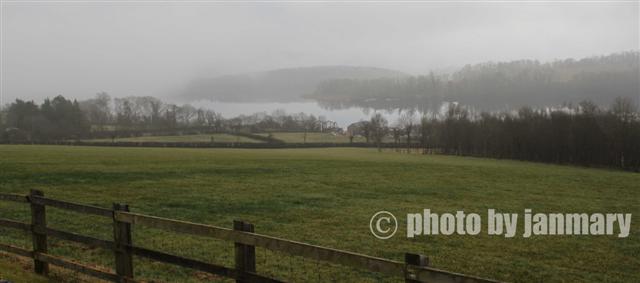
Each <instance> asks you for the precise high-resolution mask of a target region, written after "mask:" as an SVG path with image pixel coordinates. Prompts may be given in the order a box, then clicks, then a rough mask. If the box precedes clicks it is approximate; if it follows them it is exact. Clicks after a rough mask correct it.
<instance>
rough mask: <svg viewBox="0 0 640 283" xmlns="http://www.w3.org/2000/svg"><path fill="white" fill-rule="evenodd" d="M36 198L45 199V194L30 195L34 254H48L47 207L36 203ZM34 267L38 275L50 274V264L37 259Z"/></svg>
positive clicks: (32, 193)
mask: <svg viewBox="0 0 640 283" xmlns="http://www.w3.org/2000/svg"><path fill="white" fill-rule="evenodd" d="M36 197H44V193H43V192H42V191H39V190H31V192H30V193H29V202H30V203H31V233H32V237H31V239H32V241H33V252H34V253H46V252H47V234H46V233H45V230H46V228H47V214H46V210H45V206H44V205H42V204H36V203H34V201H33V200H34V199H35V198H36ZM33 267H34V270H35V272H36V273H37V274H41V275H47V274H48V273H49V264H48V263H46V262H44V261H40V260H38V259H37V257H34V259H33Z"/></svg>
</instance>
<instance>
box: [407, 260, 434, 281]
mask: <svg viewBox="0 0 640 283" xmlns="http://www.w3.org/2000/svg"><path fill="white" fill-rule="evenodd" d="M404 262H405V263H406V264H407V265H415V266H429V258H428V257H426V256H423V255H419V254H409V253H406V254H404ZM404 282H406V283H417V282H420V281H418V276H417V274H415V273H411V272H410V270H409V269H408V268H407V274H406V275H405V279H404Z"/></svg>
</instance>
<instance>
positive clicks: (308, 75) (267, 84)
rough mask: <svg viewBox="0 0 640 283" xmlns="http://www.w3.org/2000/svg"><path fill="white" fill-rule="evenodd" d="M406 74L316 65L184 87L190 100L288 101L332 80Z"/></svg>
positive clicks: (294, 99)
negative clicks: (321, 83)
mask: <svg viewBox="0 0 640 283" xmlns="http://www.w3.org/2000/svg"><path fill="white" fill-rule="evenodd" d="M406 76H408V75H407V74H405V73H402V72H399V71H393V70H388V69H381V68H371V67H350V66H319V67H305V68H291V69H280V70H273V71H266V72H258V73H249V74H240V75H226V76H220V77H214V78H201V79H197V80H194V81H192V82H191V83H189V84H188V85H187V87H186V88H185V90H184V93H183V97H184V98H186V99H189V100H200V99H205V100H216V101H224V102H291V101H299V100H302V99H303V97H304V96H307V95H310V94H311V93H313V92H314V91H315V90H316V88H317V86H318V84H319V83H320V82H323V81H328V80H334V79H377V78H399V77H406Z"/></svg>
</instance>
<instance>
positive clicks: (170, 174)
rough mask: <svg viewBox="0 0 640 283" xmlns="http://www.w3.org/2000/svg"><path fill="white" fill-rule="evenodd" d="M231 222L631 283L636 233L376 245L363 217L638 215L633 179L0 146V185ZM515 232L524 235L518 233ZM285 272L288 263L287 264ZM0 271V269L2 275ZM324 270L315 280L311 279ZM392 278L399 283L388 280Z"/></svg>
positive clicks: (221, 248)
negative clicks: (528, 212)
mask: <svg viewBox="0 0 640 283" xmlns="http://www.w3.org/2000/svg"><path fill="white" fill-rule="evenodd" d="M32 188H38V189H41V190H43V191H44V192H45V194H46V195H47V196H50V197H54V198H58V199H63V200H69V201H75V202H81V203H88V204H93V205H99V206H104V207H111V203H112V202H124V203H128V204H129V205H130V206H131V209H132V211H134V212H139V213H146V214H151V215H156V216H161V217H169V218H175V219H182V220H188V221H193V222H200V223H207V224H213V225H218V226H225V227H231V223H232V220H234V219H243V220H246V221H249V222H251V223H254V224H255V226H256V231H257V232H259V233H263V234H267V235H272V236H277V237H283V238H288V239H291V240H297V241H303V242H308V243H312V244H318V245H324V246H329V247H333V248H338V249H345V250H349V251H355V252H360V253H365V254H369V255H373V256H380V257H386V258H391V259H396V260H402V259H403V255H404V253H405V252H413V253H421V254H425V255H428V256H429V257H430V260H431V263H432V265H433V266H435V267H437V268H441V269H446V270H450V271H455V272H461V273H467V274H471V275H476V276H483V277H491V278H495V279H500V280H506V281H518V282H531V281H545V282H561V281H564V282H575V281H590V282H603V281H610V282H639V281H640V275H639V274H638V272H637V270H640V239H639V238H638V236H639V234H638V232H640V228H638V227H640V226H638V225H636V224H635V221H633V220H635V219H633V220H632V225H631V235H630V236H629V237H628V238H623V239H620V238H617V237H615V236H546V237H543V236H537V237H532V238H528V239H524V238H522V237H515V238H510V239H506V238H503V237H495V236H487V235H486V229H485V228H486V227H483V232H482V233H480V235H478V236H460V235H455V236H432V237H418V238H416V239H411V240H409V239H407V238H406V237H405V236H404V235H403V233H404V232H405V231H404V229H403V228H404V226H403V225H404V223H401V225H400V228H399V231H398V234H397V235H396V236H395V237H393V238H392V239H389V240H378V239H376V238H374V237H373V236H372V235H371V234H370V231H369V226H368V225H369V219H370V217H371V216H372V215H373V214H374V213H375V212H377V211H379V210H388V211H391V212H393V213H394V214H395V215H396V216H399V217H398V218H399V220H400V221H401V222H402V221H403V220H404V217H402V216H403V215H406V214H407V213H416V212H420V211H422V209H424V208H431V209H432V210H433V211H435V212H455V211H457V210H464V211H465V212H475V213H479V214H480V215H481V216H483V223H485V222H486V220H485V219H484V216H485V215H486V209H487V208H495V209H498V210H501V211H507V212H512V213H520V214H522V212H523V210H524V209H525V208H532V209H533V210H534V211H540V212H587V213H592V212H625V213H632V214H634V215H640V214H639V213H640V202H639V201H638V200H639V199H640V174H637V173H628V172H619V171H610V170H600V169H588V168H578V167H569V166H557V165H546V164H536V163H528V162H518V161H504V160H492V159H479V158H465V157H452V156H437V155H436V156H434V155H429V156H424V155H408V154H400V153H396V152H391V151H389V152H382V153H379V152H377V151H376V150H374V149H358V148H332V149H267V150H257V149H256V150H241V149H175V148H174V149H170V148H101V147H64V146H7V145H3V146H0V191H1V192H12V193H21V194H24V193H27V192H28V191H29V189H32ZM0 212H1V215H2V216H1V217H7V218H12V219H19V220H23V221H28V220H29V214H28V209H26V208H24V207H23V206H20V205H17V204H10V203H6V202H0ZM48 216H49V218H48V219H49V221H50V224H51V225H52V226H54V227H58V228H65V229H69V230H71V231H76V232H82V233H84V234H88V235H93V236H95V237H100V238H105V239H110V238H111V236H112V235H111V226H110V222H109V221H108V220H105V219H99V218H98V217H93V216H79V215H77V214H73V213H71V212H64V211H60V210H57V209H50V211H49V212H48ZM518 231H522V227H520V229H519V230H518ZM27 237H28V235H25V234H23V233H14V232H9V230H6V229H0V241H2V242H9V243H12V244H16V245H28V244H29V242H30V241H29V240H28V239H27ZM134 243H135V244H139V245H142V246H146V247H150V248H155V249H160V250H164V251H171V252H174V253H176V254H179V255H184V256H189V257H194V258H199V259H202V260H207V261H211V262H215V263H219V264H223V265H227V266H232V265H233V261H232V258H233V253H232V245H230V243H226V242H222V241H217V240H210V239H203V238H201V237H188V236H184V235H179V234H174V233H168V232H164V231H159V230H153V229H145V228H136V227H134ZM52 247H53V248H52V251H53V252H54V253H56V254H58V255H62V256H68V257H71V258H76V259H81V260H83V261H84V262H90V263H93V264H96V265H104V266H111V265H112V256H111V255H110V254H109V253H108V252H105V251H101V250H99V249H79V247H81V246H78V245H74V244H70V243H66V242H60V241H53V243H52ZM292 266H294V267H295V268H291V267H292ZM1 268H2V265H0V269H1ZM258 270H259V271H260V270H262V271H264V272H266V273H267V274H271V275H273V276H276V277H278V278H280V279H284V280H293V281H298V282H305V281H318V282H326V281H331V280H332V279H335V280H342V281H378V280H382V279H388V278H379V277H377V276H376V275H373V274H366V273H365V274H363V273H362V272H358V271H357V270H344V269H340V268H339V267H335V266H330V265H327V264H322V263H315V262H310V261H309V260H306V261H305V260H302V259H300V258H291V257H287V256H284V255H274V254H272V253H269V252H265V251H262V250H258ZM318 274H321V276H318ZM136 275H137V276H138V277H142V278H150V279H157V280H161V281H168V282H175V281H179V282H201V281H212V282H216V281H220V280H221V279H220V278H217V277H210V276H206V275H203V274H201V273H197V272H194V271H191V270H188V269H181V268H175V267H170V266H167V265H162V264H156V263H152V262H149V261H146V260H140V259H136ZM396 279H397V281H398V282H401V281H402V280H401V279H400V278H396Z"/></svg>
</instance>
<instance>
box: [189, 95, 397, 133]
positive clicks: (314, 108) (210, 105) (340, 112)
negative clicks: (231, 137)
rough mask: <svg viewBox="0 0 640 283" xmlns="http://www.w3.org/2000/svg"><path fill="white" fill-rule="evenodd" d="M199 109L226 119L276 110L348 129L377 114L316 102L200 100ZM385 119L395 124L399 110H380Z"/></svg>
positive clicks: (369, 110) (368, 110)
mask: <svg viewBox="0 0 640 283" xmlns="http://www.w3.org/2000/svg"><path fill="white" fill-rule="evenodd" d="M192 105H194V106H197V107H204V108H207V109H213V110H214V111H216V112H219V113H220V114H222V116H224V117H236V116H239V115H248V114H254V113H266V114H271V113H273V112H274V111H276V110H284V111H285V112H286V113H288V114H294V113H300V112H303V113H307V114H313V115H316V116H324V117H326V118H328V119H329V120H332V121H334V122H336V123H338V126H339V127H342V128H346V127H347V126H349V125H350V124H351V123H354V122H357V121H360V120H367V119H369V117H371V115H372V114H373V113H374V112H375V110H371V109H364V108H358V107H350V108H346V109H333V110H330V109H326V108H323V107H321V106H320V105H318V104H317V103H315V102H290V103H281V102H269V103H234V102H218V101H207V100H200V101H196V102H195V103H192ZM378 111H379V112H380V113H382V114H384V115H385V117H386V118H387V119H388V120H389V121H391V122H393V121H396V120H397V119H398V117H399V116H400V114H401V111H399V110H391V111H387V110H378Z"/></svg>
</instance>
